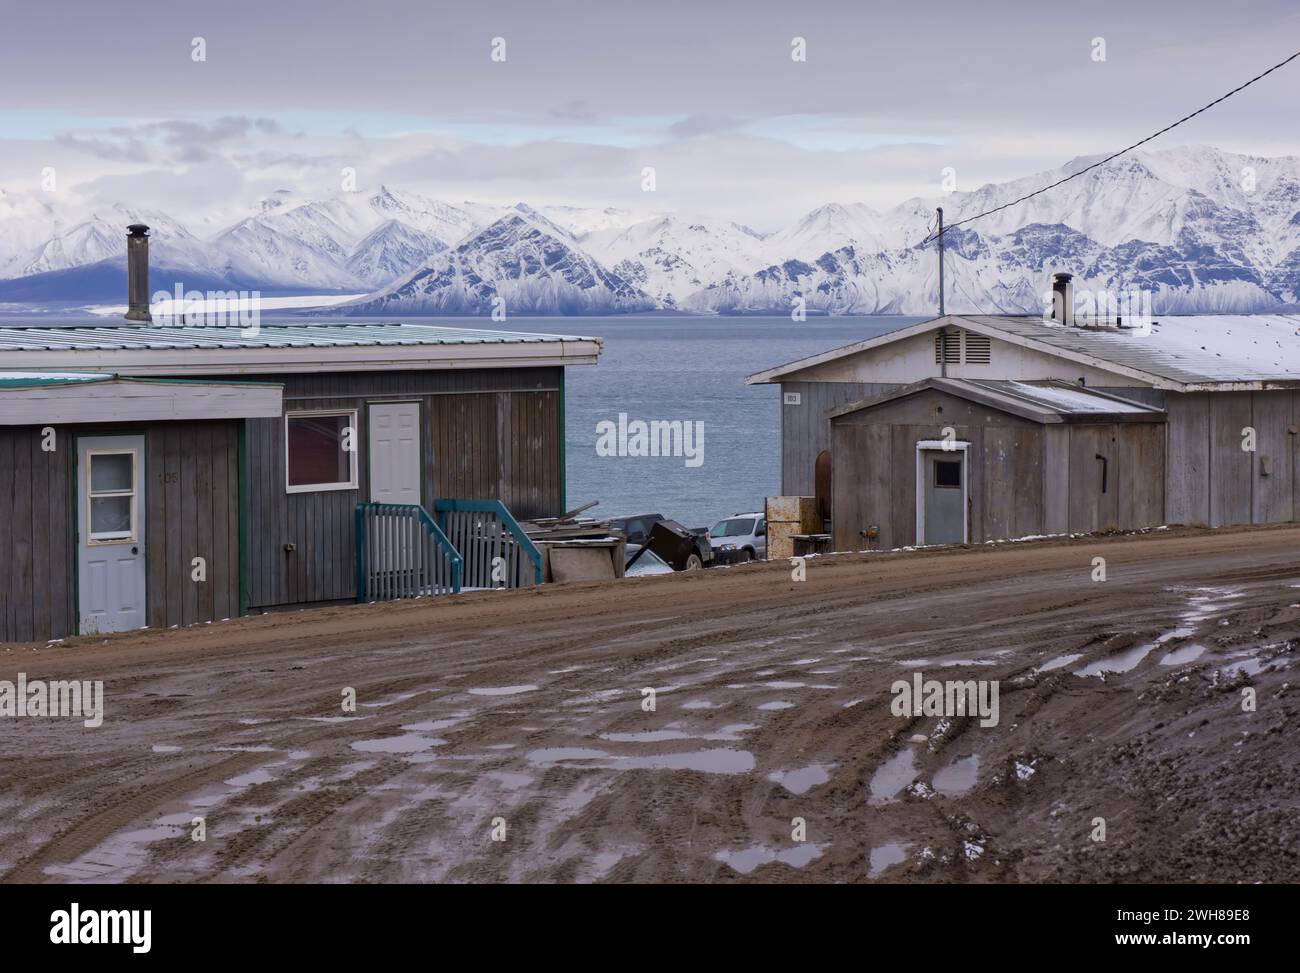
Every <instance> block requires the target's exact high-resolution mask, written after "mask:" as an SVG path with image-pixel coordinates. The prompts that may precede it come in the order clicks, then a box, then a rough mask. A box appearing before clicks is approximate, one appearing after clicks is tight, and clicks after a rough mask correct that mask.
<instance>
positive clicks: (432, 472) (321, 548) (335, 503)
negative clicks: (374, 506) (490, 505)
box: [247, 368, 564, 607]
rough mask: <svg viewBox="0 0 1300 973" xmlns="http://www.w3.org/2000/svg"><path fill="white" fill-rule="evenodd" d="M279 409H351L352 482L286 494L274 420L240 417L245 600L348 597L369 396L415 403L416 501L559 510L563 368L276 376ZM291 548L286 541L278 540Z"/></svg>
mask: <svg viewBox="0 0 1300 973" xmlns="http://www.w3.org/2000/svg"><path fill="white" fill-rule="evenodd" d="M271 380H272V381H278V382H283V383H284V387H285V388H284V403H285V409H286V411H294V410H308V409H355V410H356V412H357V432H358V436H357V449H358V465H359V470H360V475H359V483H360V486H359V488H358V489H356V490H331V491H321V492H313V493H293V494H290V493H287V492H286V490H285V468H284V464H285V458H284V421H283V419H251V420H249V421H248V437H247V438H248V464H249V465H248V469H249V473H248V506H249V510H248V531H249V538H250V543H249V545H248V558H249V592H248V603H249V605H250V606H254V607H271V606H276V605H289V604H310V603H313V602H323V601H337V600H343V599H350V598H353V597H355V587H356V582H355V577H354V571H355V561H354V558H355V543H356V537H355V525H354V521H353V511H354V509H355V506H356V504H357V503H358V502H359V501H360V500H363V499H365V498H368V497H369V495H370V494H369V484H368V482H367V465H368V464H367V456H368V444H367V430H368V428H369V420H368V417H367V413H366V405H367V403H369V402H415V401H418V402H419V403H420V410H421V426H422V433H421V449H422V452H423V480H424V483H423V502H424V505H425V507H426V508H430V509H431V508H432V503H433V501H434V500H435V499H437V498H440V497H452V498H465V499H480V498H491V497H496V498H499V499H501V500H502V502H504V503H505V505H506V506H507V507H508V508H509V509H510V511H511V512H512V513H513V514H515V516H517V517H520V518H526V517H541V516H553V515H555V514H559V513H562V512H563V511H561V510H560V506H561V504H562V503H563V491H564V445H563V430H562V429H561V428H560V403H561V396H562V394H563V393H562V389H563V382H564V372H563V369H561V368H520V369H466V370H464V371H420V372H359V373H327V374H320V375H285V376H280V377H276V378H273V379H271ZM287 545H288V546H291V547H292V550H287V549H286V546H287Z"/></svg>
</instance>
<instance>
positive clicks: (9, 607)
mask: <svg viewBox="0 0 1300 973" xmlns="http://www.w3.org/2000/svg"><path fill="white" fill-rule="evenodd" d="M55 434H56V439H55V445H56V448H55V450H54V451H52V452H46V451H44V450H43V449H41V441H42V436H41V427H37V426H12V427H4V428H0V642H31V641H45V640H48V639H56V638H64V637H66V636H68V635H71V634H73V632H74V631H75V627H76V613H77V607H76V593H75V567H74V566H75V564H76V546H75V544H76V542H75V540H74V538H75V530H76V528H75V524H74V519H75V517H74V514H73V509H72V483H73V479H74V477H75V475H76V474H75V470H76V459H77V456H76V444H75V441H74V439H73V438H72V432H71V429H70V428H69V427H66V426H60V427H57V428H56V429H55Z"/></svg>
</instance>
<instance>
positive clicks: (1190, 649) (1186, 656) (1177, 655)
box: [1160, 642, 1205, 666]
mask: <svg viewBox="0 0 1300 973" xmlns="http://www.w3.org/2000/svg"><path fill="white" fill-rule="evenodd" d="M1204 653H1205V646H1203V645H1197V644H1196V643H1194V642H1193V643H1192V644H1191V645H1184V646H1183V647H1182V648H1178V649H1174V650H1173V651H1172V652H1166V653H1165V654H1164V655H1163V656H1161V657H1160V664H1161V665H1162V666H1181V665H1182V664H1183V663H1184V662H1195V661H1196V660H1197V659H1199V658H1200V657H1201V656H1202V655H1203V654H1204Z"/></svg>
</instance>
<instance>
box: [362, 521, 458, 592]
mask: <svg viewBox="0 0 1300 973" xmlns="http://www.w3.org/2000/svg"><path fill="white" fill-rule="evenodd" d="M356 527H357V553H356V585H357V601H360V602H369V601H391V600H393V599H396V598H420V597H423V596H426V595H454V594H456V593H458V592H459V591H460V589H461V576H462V573H463V571H464V566H465V559H464V558H463V557H461V554H460V551H458V550H457V549H456V546H455V545H454V544H452V542H451V541H450V540H449V539H448V538H447V535H446V534H445V533H444V532H443V530H442V527H441V526H439V524H438V523H437V521H435V520H434V519H433V517H431V516H430V515H429V512H428V511H427V510H425V509H424V508H423V507H421V506H420V505H419V504H405V503H359V504H357V509H356Z"/></svg>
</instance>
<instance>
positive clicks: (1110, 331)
mask: <svg viewBox="0 0 1300 973" xmlns="http://www.w3.org/2000/svg"><path fill="white" fill-rule="evenodd" d="M962 320H965V321H969V322H973V323H976V324H982V325H985V326H987V327H991V328H994V329H996V330H997V331H1000V332H1003V333H1005V334H1009V335H1012V336H1015V337H1020V338H1027V339H1029V340H1031V341H1033V342H1036V343H1040V344H1045V345H1049V346H1051V348H1053V349H1055V350H1057V351H1063V352H1069V353H1072V354H1081V355H1088V356H1091V357H1093V358H1097V359H1100V360H1102V361H1103V362H1111V363H1113V364H1116V365H1122V366H1125V367H1128V368H1132V369H1136V370H1138V371H1141V372H1145V373H1147V374H1150V375H1154V376H1157V377H1159V378H1162V379H1167V380H1169V381H1172V382H1176V383H1180V384H1184V385H1214V384H1222V383H1241V382H1270V381H1282V382H1300V315H1296V314H1192V315H1167V316H1157V317H1156V318H1155V323H1154V324H1153V325H1152V327H1151V331H1150V333H1145V334H1144V333H1143V332H1141V331H1139V330H1137V329H1128V328H1077V327H1066V326H1063V325H1051V324H1045V323H1044V322H1043V320H1042V319H1041V318H1038V317H1009V316H1007V317H1003V316H997V317H984V316H966V315H963V316H962Z"/></svg>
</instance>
